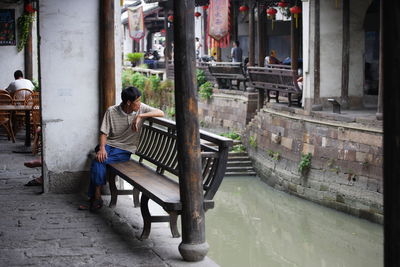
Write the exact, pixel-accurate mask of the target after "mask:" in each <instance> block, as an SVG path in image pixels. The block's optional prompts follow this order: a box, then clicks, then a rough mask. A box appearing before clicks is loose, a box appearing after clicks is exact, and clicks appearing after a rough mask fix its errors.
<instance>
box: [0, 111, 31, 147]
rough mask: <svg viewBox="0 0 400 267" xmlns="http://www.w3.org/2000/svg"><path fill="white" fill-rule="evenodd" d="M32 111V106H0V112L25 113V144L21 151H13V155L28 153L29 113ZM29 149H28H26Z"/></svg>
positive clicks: (29, 142) (29, 135)
mask: <svg viewBox="0 0 400 267" xmlns="http://www.w3.org/2000/svg"><path fill="white" fill-rule="evenodd" d="M31 110H32V105H19V106H14V105H0V111H11V112H15V111H24V112H25V144H24V148H23V149H22V150H21V151H19V150H18V151H13V152H15V153H30V152H32V151H31V150H30V146H31V123H30V112H31ZM28 148H29V149H28Z"/></svg>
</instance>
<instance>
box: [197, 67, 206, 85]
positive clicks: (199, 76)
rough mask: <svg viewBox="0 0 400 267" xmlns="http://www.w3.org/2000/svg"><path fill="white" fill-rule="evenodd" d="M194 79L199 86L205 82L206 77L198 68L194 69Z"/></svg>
mask: <svg viewBox="0 0 400 267" xmlns="http://www.w3.org/2000/svg"><path fill="white" fill-rule="evenodd" d="M196 79H197V87H200V86H202V85H203V84H204V83H205V82H207V78H206V75H205V73H204V71H203V70H200V69H196Z"/></svg>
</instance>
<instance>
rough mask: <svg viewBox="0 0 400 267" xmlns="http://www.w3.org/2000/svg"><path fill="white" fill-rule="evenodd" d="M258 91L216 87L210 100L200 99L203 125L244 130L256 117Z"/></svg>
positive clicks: (225, 129) (200, 119)
mask: <svg viewBox="0 0 400 267" xmlns="http://www.w3.org/2000/svg"><path fill="white" fill-rule="evenodd" d="M257 101H258V93H255V92H243V91H237V90H221V89H214V91H213V95H212V97H211V99H209V100H200V101H199V105H198V107H199V121H200V124H201V126H202V127H206V128H214V129H221V130H222V129H223V131H236V132H242V131H243V130H244V129H245V127H246V124H247V123H249V122H250V120H251V119H252V118H253V117H254V115H255V112H256V109H257Z"/></svg>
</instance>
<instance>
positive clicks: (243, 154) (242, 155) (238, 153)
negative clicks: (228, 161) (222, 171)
mask: <svg viewBox="0 0 400 267" xmlns="http://www.w3.org/2000/svg"><path fill="white" fill-rule="evenodd" d="M248 156H249V155H248V154H247V152H229V153H228V158H230V157H248Z"/></svg>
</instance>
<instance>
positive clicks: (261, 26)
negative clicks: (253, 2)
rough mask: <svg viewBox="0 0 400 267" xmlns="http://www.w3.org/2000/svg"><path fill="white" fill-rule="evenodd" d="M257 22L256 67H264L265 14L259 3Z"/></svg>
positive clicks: (265, 41) (262, 6)
mask: <svg viewBox="0 0 400 267" xmlns="http://www.w3.org/2000/svg"><path fill="white" fill-rule="evenodd" d="M257 11H258V22H257V33H258V66H260V67H264V59H265V56H266V43H267V30H266V26H267V13H265V9H264V5H263V4H261V3H260V2H258V3H257Z"/></svg>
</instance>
